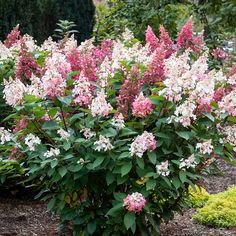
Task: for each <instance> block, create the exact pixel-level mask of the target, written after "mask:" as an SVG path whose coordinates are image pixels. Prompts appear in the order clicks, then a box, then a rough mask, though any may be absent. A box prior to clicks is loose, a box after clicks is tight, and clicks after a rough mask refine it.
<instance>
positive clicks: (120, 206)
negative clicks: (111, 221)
mask: <svg viewBox="0 0 236 236" xmlns="http://www.w3.org/2000/svg"><path fill="white" fill-rule="evenodd" d="M122 209H123V202H120V203H118V204H116V205H115V206H114V207H112V208H111V209H110V210H109V211H108V212H107V214H106V215H110V216H115V215H116V213H118V212H119V211H120V210H122Z"/></svg>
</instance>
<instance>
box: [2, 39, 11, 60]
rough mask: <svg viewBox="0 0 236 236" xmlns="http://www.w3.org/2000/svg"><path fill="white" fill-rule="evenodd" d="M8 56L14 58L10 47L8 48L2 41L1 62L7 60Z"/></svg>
mask: <svg viewBox="0 0 236 236" xmlns="http://www.w3.org/2000/svg"><path fill="white" fill-rule="evenodd" d="M8 58H10V59H12V58H13V55H12V53H11V51H10V49H9V48H7V47H6V46H5V45H4V44H3V43H2V42H0V64H1V61H3V60H7V59H8Z"/></svg>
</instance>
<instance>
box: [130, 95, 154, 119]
mask: <svg viewBox="0 0 236 236" xmlns="http://www.w3.org/2000/svg"><path fill="white" fill-rule="evenodd" d="M132 106H133V107H132V113H133V116H136V117H141V118H144V117H146V116H148V115H149V114H150V113H152V111H153V105H152V102H151V101H150V100H149V99H148V98H147V97H145V96H144V95H143V93H142V92H141V93H140V94H139V96H138V97H136V99H135V100H134V102H133V104H132Z"/></svg>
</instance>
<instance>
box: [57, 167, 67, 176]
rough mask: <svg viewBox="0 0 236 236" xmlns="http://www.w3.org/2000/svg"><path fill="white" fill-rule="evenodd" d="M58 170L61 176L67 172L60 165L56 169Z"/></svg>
mask: <svg viewBox="0 0 236 236" xmlns="http://www.w3.org/2000/svg"><path fill="white" fill-rule="evenodd" d="M58 172H59V174H60V176H61V177H62V178H63V177H64V176H65V175H66V173H67V169H66V168H65V167H61V168H59V169H58Z"/></svg>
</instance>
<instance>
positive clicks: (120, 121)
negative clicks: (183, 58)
mask: <svg viewBox="0 0 236 236" xmlns="http://www.w3.org/2000/svg"><path fill="white" fill-rule="evenodd" d="M111 124H112V125H113V126H115V127H116V128H117V129H123V128H124V127H125V121H124V116H123V115H122V113H119V114H116V115H115V116H114V118H113V119H112V120H111Z"/></svg>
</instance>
